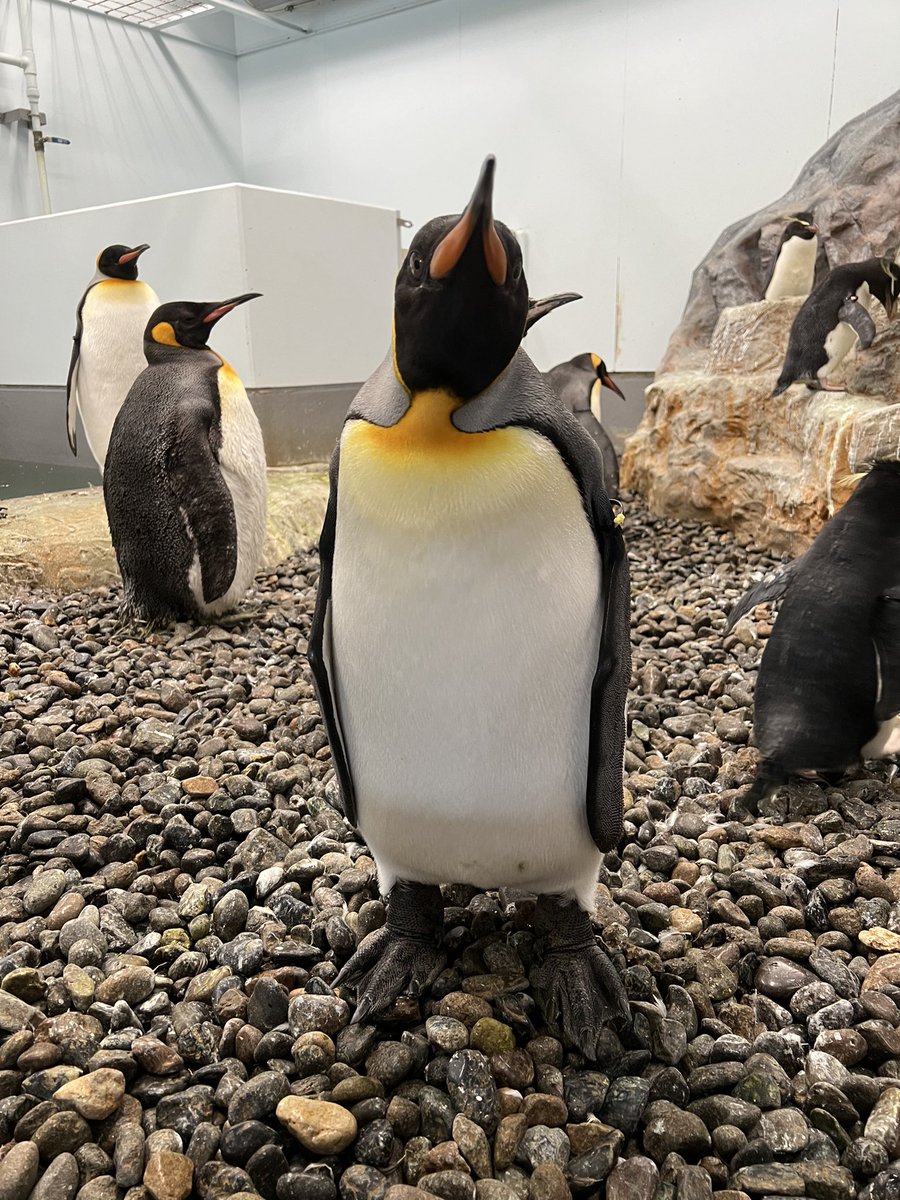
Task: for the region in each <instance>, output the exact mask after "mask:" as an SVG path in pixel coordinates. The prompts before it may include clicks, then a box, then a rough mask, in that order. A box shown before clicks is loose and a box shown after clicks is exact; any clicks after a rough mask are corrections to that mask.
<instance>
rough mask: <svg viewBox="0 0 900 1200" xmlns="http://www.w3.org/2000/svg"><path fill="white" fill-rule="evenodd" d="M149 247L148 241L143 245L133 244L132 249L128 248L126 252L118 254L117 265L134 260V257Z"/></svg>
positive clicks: (137, 256)
mask: <svg viewBox="0 0 900 1200" xmlns="http://www.w3.org/2000/svg"><path fill="white" fill-rule="evenodd" d="M149 249H150V243H149V242H147V243H145V244H144V245H143V246H135V248H134V249H133V250H129V251H128V253H127V254H120V255H119V266H124V265H125V263H130V262H134V260H135V259H136V258H140V257H141V255H142V254H143V253H144V251H145V250H149Z"/></svg>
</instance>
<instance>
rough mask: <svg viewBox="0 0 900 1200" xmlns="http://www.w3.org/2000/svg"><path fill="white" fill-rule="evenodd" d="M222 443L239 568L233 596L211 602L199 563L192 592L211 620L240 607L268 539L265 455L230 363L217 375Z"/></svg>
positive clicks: (256, 424)
mask: <svg viewBox="0 0 900 1200" xmlns="http://www.w3.org/2000/svg"><path fill="white" fill-rule="evenodd" d="M217 378H218V384H219V402H220V405H221V430H222V443H221V446H220V447H219V467H220V469H221V472H222V477H223V479H224V480H225V486H226V487H227V488H228V491H229V492H230V494H231V502H232V504H233V505H234V519H235V523H236V525H237V568H236V570H235V573H234V579H233V580H232V582H231V585H230V587H229V588H228V591H227V592H225V593H224V595H222V596H219V597H218V598H216V599H215V600H213V601H211V602H208V601H207V600H206V599H205V598H204V596H203V589H202V585H201V579H200V562H199V559H197V560H196V561H195V565H194V568H192V571H191V579H190V584H191V590H192V591H193V593H194V596H195V598H196V600H197V603H198V605H199V607H200V610H201V612H204V613H208V614H209V615H211V616H217V615H218V614H220V613H224V612H227V611H228V610H229V609H232V608H234V607H235V605H236V604H237V603H238V602H239V601H240V599H241V597H242V596H243V595H244V593H245V592H246V590H247V588H248V587H249V586H250V584H251V583H252V582H253V577H254V575H255V574H256V572H257V571H258V570H259V566H260V563H261V561H262V552H263V547H264V545H265V540H266V492H267V488H266V454H265V449H264V448H263V437H262V430H261V429H260V427H259V421H258V420H257V417H256V413H255V412H254V411H253V408H252V406H251V404H250V401H249V399H248V397H247V392H246V391H245V389H244V385H243V383H241V381H240V379H239V378H238V376H237V375H236V374H235V373H234V371H233V370H232V369H231V367H230V366H228V364H227V363H223V365H222V366H221V367H220V368H219V370H218V372H217Z"/></svg>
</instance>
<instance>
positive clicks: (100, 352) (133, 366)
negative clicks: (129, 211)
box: [66, 244, 159, 471]
mask: <svg viewBox="0 0 900 1200" xmlns="http://www.w3.org/2000/svg"><path fill="white" fill-rule="evenodd" d="M149 249H150V247H149V246H148V245H146V244H145V245H141V246H107V247H106V249H105V250H103V251H102V252H101V253H100V255H99V257H98V259H97V270H96V272H95V274H94V278H93V279H92V280H91V281H90V283H89V284H88V285H87V288H86V289H85V292H84V295H83V296H82V297H81V300H80V301H79V302H78V308H77V310H76V313H75V336H74V338H73V339H72V340H73V343H74V344H73V346H72V357H71V360H70V362H69V375H68V378H67V380H66V431H67V433H68V435H69V446H70V447H71V450H72V453H73V454H75V453H77V450H78V446H77V442H76V435H75V409H76V405H77V408H78V411H79V412H80V413H81V420H82V423H83V425H84V432H85V436H86V437H87V442H88V446H89V447H90V451H91V454H93V456H94V458H95V459H96V460H97V465H98V466H99V468H100V470H101V471H102V470H103V465H104V463H105V461H106V448H107V446H108V445H109V435H110V434H111V433H112V427H113V422H114V421H115V419H116V414H117V413H118V411H119V409H120V408H121V407H122V402H123V401H124V399H125V397H126V396H127V395H128V389H129V388H130V387H131V385H132V384H133V383H134V381H135V379H136V378H137V377H138V375H140V373H141V371H143V369H144V367H145V366H146V365H147V364H146V362H145V360H144V329H145V327H146V325H147V321H148V320H149V318H150V314H151V313H152V312H153V310H154V309H155V308H156V307H157V305H158V304H159V297H158V296H157V294H156V292H154V290H153V288H152V287H150V285H149V284H146V283H144V282H143V281H142V280H140V279H138V259H139V258H140V256H141V255H142V254H143V253H144V251H145V250H149Z"/></svg>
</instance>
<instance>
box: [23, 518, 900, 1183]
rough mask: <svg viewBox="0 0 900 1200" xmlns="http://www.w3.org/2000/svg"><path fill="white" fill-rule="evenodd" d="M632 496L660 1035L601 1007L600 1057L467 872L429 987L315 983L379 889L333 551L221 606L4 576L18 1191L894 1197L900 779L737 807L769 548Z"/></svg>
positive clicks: (631, 980) (636, 753) (628, 959)
mask: <svg viewBox="0 0 900 1200" xmlns="http://www.w3.org/2000/svg"><path fill="white" fill-rule="evenodd" d="M627 513H628V516H627V523H626V535H627V537H628V543H629V551H630V555H631V559H632V568H633V584H634V623H635V636H634V643H635V659H634V661H635V690H634V694H633V697H632V701H631V705H630V726H629V728H630V736H629V740H628V747H627V769H628V779H627V787H628V791H627V793H626V803H627V805H628V812H627V813H626V838H625V840H624V842H623V846H622V852H621V857H620V856H619V855H617V854H611V855H608V856H607V859H606V865H605V869H604V872H603V876H602V879H601V882H600V885H599V888H598V912H597V926H598V930H599V931H600V932H601V933H602V936H603V939H604V942H605V944H606V946H607V947H608V949H609V951H610V952H611V953H612V954H613V955H614V957H615V959H616V960H617V962H618V965H619V966H620V968H621V969H622V970H624V972H625V978H626V982H627V987H628V991H629V994H630V995H631V997H632V999H633V1000H634V1001H635V1003H636V1012H637V1016H636V1024H637V1025H638V1027H639V1029H640V1030H641V1032H642V1033H643V1034H644V1036H645V1038H646V1039H647V1041H648V1043H649V1044H650V1046H651V1047H652V1052H650V1051H640V1050H630V1051H627V1052H625V1051H623V1050H622V1048H621V1046H620V1045H619V1044H618V1041H617V1039H616V1038H615V1036H614V1035H612V1034H610V1035H609V1038H608V1055H607V1056H606V1061H605V1062H604V1063H603V1064H601V1066H602V1069H601V1068H600V1067H597V1066H595V1065H593V1064H588V1065H586V1064H584V1063H583V1062H582V1061H580V1060H579V1059H578V1058H577V1057H576V1056H572V1055H570V1054H568V1053H567V1052H565V1051H564V1049H563V1047H562V1046H561V1045H560V1043H559V1042H558V1041H556V1040H555V1039H554V1038H552V1037H550V1036H548V1035H547V1032H546V1030H545V1029H543V1028H542V1025H541V1021H540V1016H539V1014H538V1013H537V1011H536V1009H535V1006H534V1003H533V1001H532V999H531V997H530V995H529V992H528V987H527V982H526V977H527V973H528V967H529V963H530V960H531V954H532V945H531V938H530V934H529V932H528V926H527V918H528V914H529V904H530V901H529V898H528V897H521V896H513V895H507V894H504V893H500V894H499V895H497V894H495V893H487V894H482V893H476V892H475V891H474V889H471V888H467V887H459V886H451V887H447V888H446V889H445V896H446V901H447V910H446V930H447V934H446V940H447V945H448V948H449V950H450V964H449V966H448V968H447V970H446V971H445V972H444V973H443V975H442V976H441V977H440V979H439V980H438V984H437V985H436V987H435V990H434V994H433V996H431V997H429V998H428V999H426V1000H425V1001H424V1003H423V1004H422V1006H421V1010H420V1009H419V1007H418V1006H415V1005H411V1004H404V1005H399V1006H398V1010H397V1012H396V1014H395V1019H393V1020H391V1021H387V1022H385V1023H383V1024H382V1025H380V1026H378V1027H373V1026H361V1027H360V1026H350V1025H349V1024H348V1021H349V1018H350V1015H351V1010H350V1008H349V1007H348V1005H347V1003H346V1002H345V1000H344V999H341V998H339V997H337V996H335V995H334V994H333V992H332V991H331V988H330V987H329V983H330V981H331V980H333V978H334V976H335V974H336V971H337V969H338V968H339V966H340V965H341V963H342V962H343V961H344V960H345V959H346V958H347V956H348V955H349V953H350V952H351V951H352V949H353V947H354V945H355V943H356V940H357V939H358V938H359V937H361V936H363V935H364V934H365V933H367V932H369V931H371V930H373V929H375V928H377V927H378V926H379V925H380V924H381V923H382V922H383V920H384V908H383V905H382V903H381V901H380V900H379V899H378V893H377V888H376V884H375V876H374V870H373V863H372V860H371V858H370V857H369V856H368V854H367V852H366V848H365V846H364V845H362V844H361V843H360V841H359V839H358V836H357V835H356V834H355V832H354V831H352V830H350V829H349V828H348V826H347V825H346V823H345V822H344V821H343V819H342V818H341V816H340V815H339V814H338V813H337V812H336V811H335V810H334V808H333V807H332V806H331V804H330V803H329V801H330V800H331V799H333V788H334V785H333V783H332V782H331V778H330V771H329V752H328V748H327V745H326V741H325V735H324V733H323V731H322V727H321V724H320V723H319V718H318V710H317V706H316V704H315V702H314V699H313V690H312V685H311V681H310V676H309V672H308V669H307V666H306V661H305V657H304V650H305V645H306V641H305V639H306V635H307V631H308V627H309V618H310V613H311V609H312V604H313V596H314V588H315V582H316V572H317V563H316V559H315V557H314V556H302V555H301V556H298V557H296V558H294V559H292V560H291V561H289V562H288V563H286V564H285V565H284V568H283V572H282V573H281V574H279V575H272V576H269V577H267V578H265V579H263V580H262V581H261V583H260V587H259V589H258V591H257V593H256V594H255V595H253V596H252V597H251V598H250V604H251V605H252V606H255V607H256V608H257V610H258V611H257V612H256V614H255V615H252V616H250V617H249V618H248V619H245V620H243V621H241V622H239V623H237V624H236V625H234V626H233V627H231V628H228V629H224V628H218V627H216V628H203V629H192V628H189V627H187V626H179V627H177V628H176V629H175V630H174V632H173V631H163V632H158V633H153V634H149V635H147V636H142V637H135V636H134V634H133V632H132V631H128V630H123V629H121V628H120V627H119V625H118V622H117V619H116V604H117V599H118V597H117V594H116V593H115V592H112V591H105V590H102V591H98V592H91V593H82V594H75V595H69V596H64V597H59V598H51V597H46V596H21V597H18V598H15V599H14V600H11V601H9V602H6V603H0V843H2V846H3V853H2V856H0V885H2V890H0V979H2V983H0V1030H3V1031H4V1033H3V1040H2V1042H0V1145H2V1147H3V1148H2V1151H0V1155H2V1160H0V1200H27V1198H29V1197H30V1198H31V1200H72V1198H73V1197H75V1196H76V1195H77V1197H78V1198H79V1200H122V1198H123V1197H125V1198H127V1200H149V1198H151V1197H153V1198H155V1200H186V1198H187V1197H189V1196H196V1197H200V1198H201V1200H217V1198H219V1197H224V1196H240V1197H242V1198H243V1200H249V1198H250V1197H256V1196H260V1197H263V1198H264V1200H334V1198H335V1197H336V1196H337V1195H340V1196H341V1197H342V1198H343V1200H364V1198H371V1200H380V1198H381V1197H382V1196H384V1195H385V1193H386V1192H387V1194H388V1197H389V1200H415V1198H416V1197H419V1198H420V1200H422V1190H424V1191H425V1192H428V1193H431V1194H432V1195H437V1196H441V1197H444V1198H445V1200H473V1198H475V1197H478V1200H517V1198H518V1200H564V1197H566V1196H567V1195H569V1192H570V1190H571V1191H572V1192H575V1193H576V1194H579V1195H584V1196H591V1195H593V1196H600V1195H604V1194H605V1195H608V1196H609V1198H610V1200H644V1198H646V1200H653V1198H654V1197H657V1198H659V1200H703V1198H704V1197H709V1196H710V1195H711V1194H713V1193H715V1194H717V1195H718V1196H719V1197H720V1200H740V1197H741V1194H742V1193H746V1194H747V1195H749V1196H752V1197H756V1196H767V1195H768V1196H777V1197H781V1196H804V1195H805V1196H809V1197H811V1198H813V1200H850V1198H851V1197H853V1196H855V1195H857V1194H859V1195H862V1196H863V1197H866V1198H867V1200H868V1198H869V1197H871V1200H896V1198H897V1197H898V1196H900V1007H898V1005H900V792H898V791H897V790H895V789H894V787H892V786H891V784H890V783H889V782H888V773H887V769H886V767H884V766H879V767H877V768H876V769H875V770H874V771H873V772H868V771H865V772H864V771H861V772H860V773H859V774H858V776H857V777H856V778H854V779H852V780H847V781H845V783H844V784H843V785H842V786H841V787H840V788H838V789H829V790H823V789H822V788H819V787H818V786H816V785H814V784H804V785H800V786H797V787H793V788H791V789H789V790H788V789H782V790H781V791H780V792H778V793H776V794H775V795H774V796H773V797H772V798H771V800H770V801H768V802H767V803H766V804H764V806H763V808H762V811H761V812H760V813H758V814H744V815H743V816H741V810H740V795H741V793H742V791H743V789H744V785H745V784H747V783H748V782H749V781H750V780H751V778H752V774H753V767H754V761H755V751H754V750H753V749H752V747H751V746H750V745H749V744H748V738H749V735H750V725H749V717H750V715H751V697H752V690H753V682H754V675H755V670H756V664H757V662H758V660H759V655H760V652H761V648H762V643H761V642H760V641H759V640H758V639H759V638H760V637H764V636H765V634H766V633H767V627H766V626H765V625H764V624H760V625H759V626H757V627H756V628H754V627H753V626H752V625H750V623H749V622H747V621H746V620H745V621H742V622H741V623H739V625H738V627H737V628H736V629H735V631H734V632H733V634H732V635H730V636H728V637H727V638H725V639H724V641H723V639H722V635H721V629H722V626H723V621H724V613H725V611H726V609H727V608H728V607H729V606H730V604H731V603H732V602H733V600H734V599H735V598H736V597H737V596H738V595H739V594H740V593H741V592H742V591H743V589H744V586H745V584H746V582H747V581H748V579H749V577H750V573H751V571H753V570H755V569H759V568H762V567H765V566H768V565H770V563H771V560H770V559H767V558H766V557H765V556H763V555H761V554H757V553H753V552H748V551H746V550H743V549H741V548H739V547H738V546H736V545H735V543H734V541H733V539H732V538H731V537H730V536H728V535H725V534H722V533H720V532H718V531H708V530H705V529H702V528H700V527H699V526H689V525H683V524H679V523H676V522H672V521H659V520H651V519H648V518H646V516H644V515H642V514H641V512H640V509H639V507H638V506H637V505H636V504H634V503H632V504H629V505H628V506H627ZM735 800H737V802H738V804H737V806H736V807H734V808H732V807H731V806H732V802H733V801H735ZM413 1185H415V1186H416V1187H417V1188H418V1189H422V1190H418V1191H413V1190H411V1189H412V1186H413ZM388 1189H390V1190H388Z"/></svg>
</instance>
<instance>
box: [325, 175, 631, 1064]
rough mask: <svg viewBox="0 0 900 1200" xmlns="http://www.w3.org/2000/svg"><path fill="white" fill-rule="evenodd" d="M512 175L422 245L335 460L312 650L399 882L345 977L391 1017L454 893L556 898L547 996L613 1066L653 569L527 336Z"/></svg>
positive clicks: (428, 976) (334, 723)
mask: <svg viewBox="0 0 900 1200" xmlns="http://www.w3.org/2000/svg"><path fill="white" fill-rule="evenodd" d="M493 180H494V159H493V158H492V157H490V158H488V159H487V160H486V161H485V164H484V166H483V168H482V171H481V175H480V177H479V180H478V183H477V185H476V188H475V191H474V194H473V196H472V199H471V200H470V202H469V205H468V207H467V208H466V210H465V212H464V213H463V214H462V215H461V216H452V217H438V218H436V219H434V220H432V221H429V222H428V223H427V224H426V225H425V226H424V227H423V228H422V229H421V230H420V231H419V232H418V234H417V235H416V237H415V238H414V239H413V241H412V244H411V246H410V248H409V252H408V253H407V255H406V259H405V261H404V263H403V266H402V267H401V268H400V272H399V275H398V277H397V284H396V291H395V308H394V341H393V349H392V353H391V354H390V355H389V356H388V358H387V359H386V360H385V362H384V363H383V364H382V366H381V367H379V369H378V370H377V371H376V372H375V374H374V375H373V376H372V377H371V378H370V379H369V380H368V382H367V383H366V384H365V385H364V386H363V388H362V390H361V391H360V392H359V394H358V395H357V397H356V399H355V400H354V401H353V404H352V405H351V408H350V412H349V414H348V416H347V419H346V423H345V425H344V428H343V431H342V433H341V437H340V439H339V443H338V447H337V449H336V451H335V455H334V458H333V460H332V468H331V494H330V498H329V503H328V509H327V513H326V517H325V525H324V528H323V531H322V536H321V540H320V553H321V575H320V581H319V591H318V597H317V602H316V610H315V615H314V620H313V628H312V631H311V636H310V644H309V658H310V663H311V665H312V669H313V673H314V676H315V680H316V685H317V689H318V694H319V699H320V702H321V706H322V711H323V715H324V719H325V724H326V727H327V731H328V734H329V738H330V742H331V747H332V753H333V758H334V764H335V770H336V774H337V777H338V782H339V784H340V788H341V792H342V795H343V803H344V807H345V811H346V815H347V817H348V819H349V820H350V821H352V822H354V823H356V824H358V826H359V829H360V831H361V832H362V834H363V836H364V837H365V838H366V840H367V842H368V844H369V847H370V849H371V851H372V854H373V856H374V859H375V862H376V865H377V868H378V875H379V881H380V886H381V890H382V892H383V893H384V894H386V895H388V896H389V900H388V915H387V924H386V925H385V926H384V927H383V928H382V929H380V930H378V931H377V932H375V933H373V934H371V935H370V936H369V937H367V938H365V939H364V940H363V941H362V942H361V943H360V945H359V947H358V948H357V950H356V953H355V954H354V955H353V956H352V958H351V959H350V961H349V962H348V963H347V964H346V965H345V967H344V969H343V970H342V971H341V973H340V975H339V976H338V979H337V980H336V982H337V983H338V984H351V985H355V986H356V1011H355V1016H354V1019H355V1020H356V1021H362V1020H367V1019H369V1018H371V1017H377V1016H379V1015H381V1014H383V1013H385V1012H386V1011H387V1010H388V1009H389V1008H390V1006H391V1005H392V1003H393V1001H394V1000H395V999H396V998H397V997H398V996H399V995H401V994H403V993H409V994H412V995H419V994H421V993H422V992H423V991H424V990H425V989H426V988H427V987H428V986H430V984H431V982H432V981H433V980H434V979H435V977H436V976H437V974H438V973H439V972H440V970H441V968H442V966H443V963H444V954H443V953H442V951H441V942H442V913H443V906H442V900H441V893H440V889H439V886H438V885H439V884H441V883H448V882H458V883H468V884H470V885H473V886H476V887H480V888H489V887H498V886H508V887H515V888H521V889H523V890H528V891H531V892H536V893H537V894H538V901H537V905H536V909H535V913H534V918H533V921H534V930H535V933H536V935H537V952H538V955H539V958H538V965H537V966H536V967H534V968H533V969H532V976H531V978H532V985H533V987H534V991H535V995H536V997H537V999H538V1001H539V1003H540V1005H541V1007H542V1009H543V1012H544V1015H545V1017H546V1019H547V1021H548V1023H549V1024H550V1026H551V1027H552V1028H554V1029H558V1030H559V1031H560V1033H561V1034H562V1035H563V1036H564V1037H565V1038H566V1039H567V1040H568V1041H569V1042H570V1043H572V1044H573V1045H575V1046H576V1047H578V1048H579V1049H580V1050H581V1051H582V1053H584V1054H585V1055H586V1056H587V1057H589V1058H591V1059H594V1058H596V1056H597V1053H598V1049H599V1047H600V1045H601V1042H600V1041H599V1039H600V1038H601V1037H602V1026H603V1024H604V1023H605V1022H607V1021H613V1022H615V1023H618V1024H624V1025H627V1024H628V1023H629V1009H628V1002H627V998H626V996H625V991H624V988H623V985H622V981H621V979H620V978H619V975H618V973H617V972H616V970H615V969H614V967H613V965H612V963H611V962H610V961H609V959H608V958H607V957H606V955H605V954H604V953H603V952H602V951H601V950H600V948H599V946H598V945H597V944H596V941H595V938H594V934H593V931H592V928H591V922H590V916H589V913H590V912H591V911H592V910H593V907H594V895H595V887H596V881H597V873H598V868H599V866H600V863H601V851H603V850H608V849H610V848H611V847H614V846H615V845H616V844H617V843H618V841H619V838H620V836H621V832H622V809H623V799H622V762H623V752H624V734H625V695H626V689H627V686H628V680H629V674H630V646H629V583H628V568H627V562H626V557H625V546H624V542H623V539H622V535H621V532H620V530H619V528H618V527H617V525H616V524H615V518H614V515H613V511H612V507H611V505H610V501H609V499H608V497H607V495H606V493H605V492H604V491H603V488H602V485H601V479H602V475H601V467H600V461H599V456H598V453H597V449H596V446H595V445H594V443H593V441H592V440H591V438H590V437H589V436H588V435H587V434H586V433H585V431H584V430H583V429H582V427H581V426H580V425H579V423H578V422H577V421H576V420H575V418H574V417H573V416H572V414H571V413H570V412H567V411H565V409H564V408H563V406H562V405H561V404H560V403H559V401H558V399H557V398H556V397H555V396H554V395H553V394H552V393H551V392H550V390H549V388H548V387H547V384H546V382H545V381H544V379H543V377H542V376H541V374H540V372H539V371H538V370H537V369H536V368H535V367H534V365H533V364H532V362H531V360H530V359H529V358H528V356H527V355H526V354H525V352H524V351H523V350H522V349H521V348H520V343H521V340H522V336H523V333H524V330H525V324H526V320H527V317H528V288H527V285H526V282H525V278H524V274H523V270H522V255H521V251H520V249H519V245H518V243H517V241H516V239H515V237H514V236H513V234H512V233H511V231H510V230H509V229H508V228H507V227H506V226H505V225H502V224H500V223H499V222H495V221H494V219H493V216H492V193H493Z"/></svg>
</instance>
